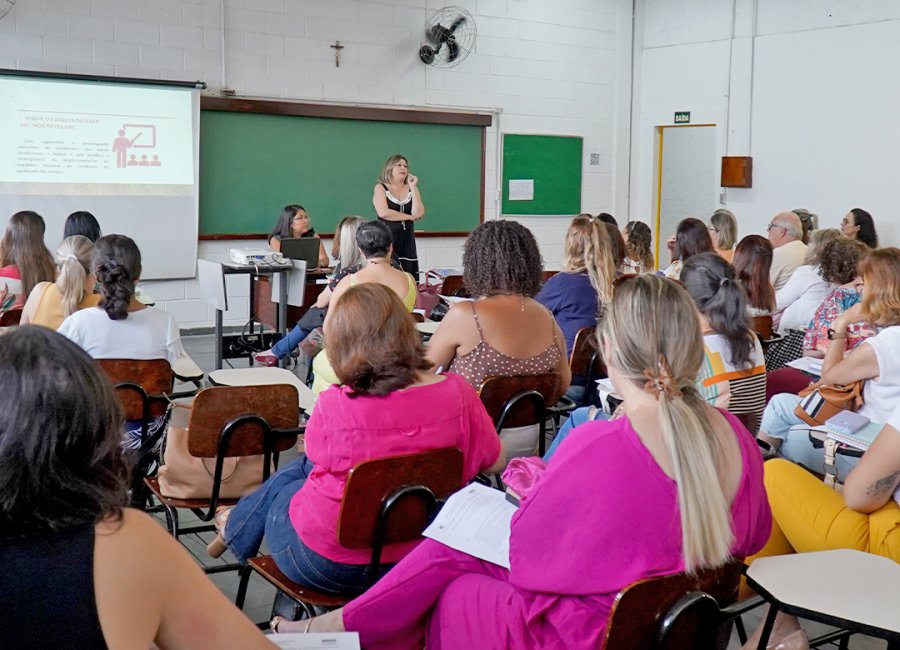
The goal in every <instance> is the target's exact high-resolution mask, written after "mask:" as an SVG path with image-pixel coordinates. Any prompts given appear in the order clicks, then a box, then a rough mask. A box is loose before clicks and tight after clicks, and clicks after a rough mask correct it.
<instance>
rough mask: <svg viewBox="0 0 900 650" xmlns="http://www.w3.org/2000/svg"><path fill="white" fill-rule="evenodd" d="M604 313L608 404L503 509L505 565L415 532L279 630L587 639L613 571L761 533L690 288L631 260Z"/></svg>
mask: <svg viewBox="0 0 900 650" xmlns="http://www.w3.org/2000/svg"><path fill="white" fill-rule="evenodd" d="M604 320H605V322H604V323H603V324H602V325H601V326H600V333H601V341H602V345H603V351H604V358H605V359H607V363H608V367H609V374H610V378H611V379H612V381H613V384H614V386H615V387H616V390H617V392H619V393H620V394H621V395H622V396H623V397H624V409H623V411H624V413H623V416H622V417H620V418H618V419H613V420H610V421H595V422H590V423H587V424H585V425H583V426H581V427H578V428H577V429H575V430H574V431H573V433H572V434H571V435H570V436H569V438H567V439H566V441H565V443H563V444H562V445H560V448H559V450H558V452H557V453H556V455H554V457H553V459H552V460H551V462H550V464H549V466H548V468H547V469H546V471H545V472H544V473H543V475H542V476H541V477H540V478H539V479H538V481H537V482H536V483H535V485H534V487H533V488H532V489H531V491H530V492H529V493H527V494H525V495H523V499H522V506H521V508H520V509H519V511H518V512H517V513H516V515H515V516H514V517H513V519H512V524H511V536H510V553H509V557H510V564H511V567H510V569H509V570H507V569H504V568H501V567H499V566H496V565H493V564H489V563H487V562H484V561H482V560H478V559H476V558H474V557H471V556H469V555H467V554H465V553H461V552H459V551H456V550H453V549H451V548H449V547H446V546H444V545H442V544H440V543H438V542H435V541H432V540H425V541H424V542H423V543H422V544H421V545H419V546H418V547H417V548H416V549H415V550H414V551H413V552H412V553H410V554H409V555H408V556H407V557H406V558H405V559H404V560H402V561H401V562H400V563H399V564H397V566H395V567H394V568H393V569H392V570H391V571H390V572H389V573H388V574H387V576H385V578H383V579H382V580H381V582H379V583H378V584H376V585H375V586H374V587H373V588H371V589H370V590H369V591H368V592H366V593H365V594H363V595H362V596H360V597H359V598H357V599H356V600H354V601H353V602H351V603H350V604H349V605H347V606H346V607H345V608H343V609H342V610H336V611H334V612H330V613H328V614H326V615H325V616H322V617H318V618H314V619H312V620H311V621H310V622H309V623H306V622H300V623H294V624H288V623H283V624H282V625H281V626H280V628H281V629H280V631H287V628H295V629H296V628H299V629H301V630H302V629H304V628H306V629H311V630H312V631H323V632H324V631H335V630H343V629H347V630H354V631H358V632H359V635H360V640H361V643H362V646H363V647H364V648H367V649H371V648H391V649H393V650H396V649H400V648H421V647H423V645H426V646H427V647H428V648H429V650H432V649H436V648H440V649H447V648H517V649H518V648H566V649H568V650H571V649H579V648H596V647H599V645H600V644H601V642H602V640H603V638H604V634H605V629H606V624H605V621H606V620H607V618H608V616H609V612H610V609H611V607H612V603H613V600H614V599H615V597H616V594H617V593H618V592H619V591H620V590H621V589H623V588H624V587H626V586H627V585H629V584H631V583H633V582H635V581H636V580H639V579H641V578H646V577H649V576H658V575H666V574H671V573H677V572H680V571H685V570H688V571H690V570H694V569H698V568H701V567H708V566H711V567H714V566H719V565H722V564H723V563H725V562H727V561H728V560H729V559H730V558H731V557H744V556H746V555H750V554H752V553H754V552H755V551H757V550H758V549H760V548H761V547H762V545H763V544H764V543H765V541H766V539H767V537H768V534H769V530H770V528H771V513H770V511H769V506H768V503H767V501H766V495H765V491H764V488H763V483H762V459H761V457H760V453H759V449H758V447H757V445H756V443H755V441H754V440H753V437H752V436H751V435H750V434H749V433H748V432H747V430H746V429H745V428H744V426H743V425H742V424H740V422H739V421H738V420H737V419H735V418H734V417H733V416H732V415H730V414H728V413H727V412H725V411H717V410H716V409H714V408H712V407H710V406H708V405H707V404H706V402H705V401H704V399H703V398H702V397H701V396H700V394H699V393H698V392H697V389H696V387H695V378H696V376H697V373H698V371H699V368H700V364H701V362H702V361H703V337H702V333H701V331H700V325H699V322H698V320H697V315H696V310H695V307H694V305H693V302H692V300H691V298H690V296H688V294H687V293H686V292H685V291H684V289H682V288H681V287H679V286H677V285H676V284H675V283H673V282H669V281H668V280H665V279H663V278H659V277H656V276H651V275H641V276H638V277H636V278H634V279H631V280H628V281H626V282H625V283H623V284H622V285H621V286H620V287H619V288H618V289H617V290H616V292H615V294H614V296H613V300H612V303H611V306H610V309H609V314H608V315H607V316H606V318H605V319H604ZM634 323H642V324H643V327H641V328H636V327H634Z"/></svg>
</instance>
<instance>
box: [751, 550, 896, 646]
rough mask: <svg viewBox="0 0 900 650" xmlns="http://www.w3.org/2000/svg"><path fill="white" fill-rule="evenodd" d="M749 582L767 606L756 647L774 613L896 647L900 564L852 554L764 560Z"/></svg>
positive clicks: (757, 564)
mask: <svg viewBox="0 0 900 650" xmlns="http://www.w3.org/2000/svg"><path fill="white" fill-rule="evenodd" d="M747 583H748V584H749V585H750V587H751V588H753V590H754V591H756V592H757V593H758V594H759V595H760V596H762V597H763V598H764V599H765V600H766V601H768V602H769V603H770V604H771V607H770V609H769V614H768V616H767V617H766V622H765V627H764V629H763V634H762V638H761V639H760V641H759V648H765V647H766V643H767V642H768V638H769V634H770V633H771V630H772V625H773V623H774V621H775V614H776V613H777V612H778V611H783V612H785V613H787V614H793V615H795V616H799V617H801V618H806V619H809V620H812V621H818V622H820V623H825V624H826V625H833V626H836V627H839V628H842V629H845V630H853V631H855V632H861V633H863V634H868V635H870V636H874V637H878V638H881V639H885V640H887V642H888V648H889V649H891V650H897V649H898V648H900V564H897V563H896V562H894V561H893V560H891V559H889V558H886V557H882V556H880V555H872V554H871V553H863V552H862V551H855V550H851V549H840V550H833V551H817V552H815V553H796V554H793V555H778V556H774V557H764V558H759V559H758V560H755V561H754V562H753V564H751V565H750V568H749V569H747Z"/></svg>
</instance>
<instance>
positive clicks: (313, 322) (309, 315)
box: [297, 305, 325, 332]
mask: <svg viewBox="0 0 900 650" xmlns="http://www.w3.org/2000/svg"><path fill="white" fill-rule="evenodd" d="M324 322H325V310H324V309H322V308H321V307H316V306H315V305H313V306H312V307H310V308H309V309H307V310H306V313H305V314H303V316H301V317H300V320H299V321H297V325H299V326H300V329H302V330H303V331H304V332H312V331H313V330H314V329H316V328H317V327H322V324H323V323H324Z"/></svg>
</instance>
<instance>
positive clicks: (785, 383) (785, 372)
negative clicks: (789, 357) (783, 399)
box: [766, 367, 813, 404]
mask: <svg viewBox="0 0 900 650" xmlns="http://www.w3.org/2000/svg"><path fill="white" fill-rule="evenodd" d="M812 381H813V379H812V377H810V376H809V375H807V374H806V373H805V372H803V371H801V370H797V369H796V368H791V367H787V368H779V369H778V370H773V371H772V372H770V373H767V374H766V404H768V403H769V400H771V399H772V398H773V397H775V396H776V395H779V394H781V393H791V394H792V395H796V394H797V393H799V392H800V391H801V390H803V389H804V388H806V387H807V386H809V385H810V383H812Z"/></svg>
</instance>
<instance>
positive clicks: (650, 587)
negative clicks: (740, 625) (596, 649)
mask: <svg viewBox="0 0 900 650" xmlns="http://www.w3.org/2000/svg"><path fill="white" fill-rule="evenodd" d="M742 567H743V562H741V561H740V560H732V561H731V562H729V563H727V564H725V565H724V566H721V567H718V568H716V569H703V570H701V571H698V572H697V573H696V574H694V575H690V574H686V573H677V574H675V575H668V576H660V577H657V578H647V579H645V580H639V581H637V582H635V583H634V584H632V585H629V586H628V587H626V588H625V589H623V590H622V591H620V592H619V595H618V596H616V599H615V601H614V602H613V606H612V611H611V612H610V615H609V619H608V620H607V624H606V638H605V639H604V642H603V646H602V647H603V650H688V649H690V650H714V649H715V648H717V647H718V645H719V638H718V633H719V626H720V624H721V623H722V619H723V617H722V616H721V615H720V612H719V610H720V609H721V608H723V607H727V606H728V605H731V604H732V603H734V602H736V601H737V596H738V586H739V585H740V580H741V569H742ZM703 595H706V596H707V597H706V598H704V596H703ZM709 597H711V598H712V599H714V601H712V602H714V604H715V605H716V606H715V607H711V604H712V602H711V601H710V600H709Z"/></svg>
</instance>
